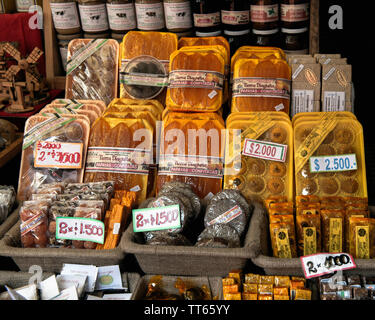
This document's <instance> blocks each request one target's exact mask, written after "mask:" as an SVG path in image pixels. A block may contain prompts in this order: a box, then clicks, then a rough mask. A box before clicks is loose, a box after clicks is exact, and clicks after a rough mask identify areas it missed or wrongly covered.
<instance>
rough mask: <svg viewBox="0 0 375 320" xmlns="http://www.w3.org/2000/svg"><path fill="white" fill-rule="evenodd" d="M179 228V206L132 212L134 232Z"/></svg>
mask: <svg viewBox="0 0 375 320" xmlns="http://www.w3.org/2000/svg"><path fill="white" fill-rule="evenodd" d="M180 227H181V221H180V206H179V205H174V206H168V207H158V208H145V209H135V210H133V229H134V232H146V231H157V230H167V229H177V228H180Z"/></svg>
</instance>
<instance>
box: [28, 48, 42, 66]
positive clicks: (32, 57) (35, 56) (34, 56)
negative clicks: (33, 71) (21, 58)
mask: <svg viewBox="0 0 375 320" xmlns="http://www.w3.org/2000/svg"><path fill="white" fill-rule="evenodd" d="M42 55H43V51H42V50H40V49H39V48H38V47H35V48H34V50H33V51H32V52H31V53H30V54H29V56H28V57H27V59H26V61H27V62H28V63H30V64H31V63H36V62H37V61H38V60H39V58H40V57H41V56H42Z"/></svg>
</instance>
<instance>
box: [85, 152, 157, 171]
mask: <svg viewBox="0 0 375 320" xmlns="http://www.w3.org/2000/svg"><path fill="white" fill-rule="evenodd" d="M151 162H152V151H151V150H144V149H132V148H110V147H89V148H88V149H87V160H86V172H109V173H131V174H141V175H148V173H149V164H150V163H151Z"/></svg>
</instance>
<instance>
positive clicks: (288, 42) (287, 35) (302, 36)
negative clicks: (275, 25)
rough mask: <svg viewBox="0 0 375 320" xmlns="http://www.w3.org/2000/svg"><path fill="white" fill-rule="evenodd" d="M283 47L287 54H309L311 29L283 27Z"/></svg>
mask: <svg viewBox="0 0 375 320" xmlns="http://www.w3.org/2000/svg"><path fill="white" fill-rule="evenodd" d="M281 48H282V49H283V50H284V51H285V53H287V54H307V53H308V51H309V29H308V28H301V29H286V28H282V29H281Z"/></svg>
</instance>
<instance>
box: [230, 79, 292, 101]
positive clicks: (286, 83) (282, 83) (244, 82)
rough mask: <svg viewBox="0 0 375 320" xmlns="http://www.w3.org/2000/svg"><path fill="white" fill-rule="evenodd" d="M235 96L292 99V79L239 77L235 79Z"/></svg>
mask: <svg viewBox="0 0 375 320" xmlns="http://www.w3.org/2000/svg"><path fill="white" fill-rule="evenodd" d="M232 91H233V97H234V98H236V97H266V98H281V99H290V80H287V79H268V78H250V77H249V78H245V77H244V78H237V79H234V80H233V90H232Z"/></svg>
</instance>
